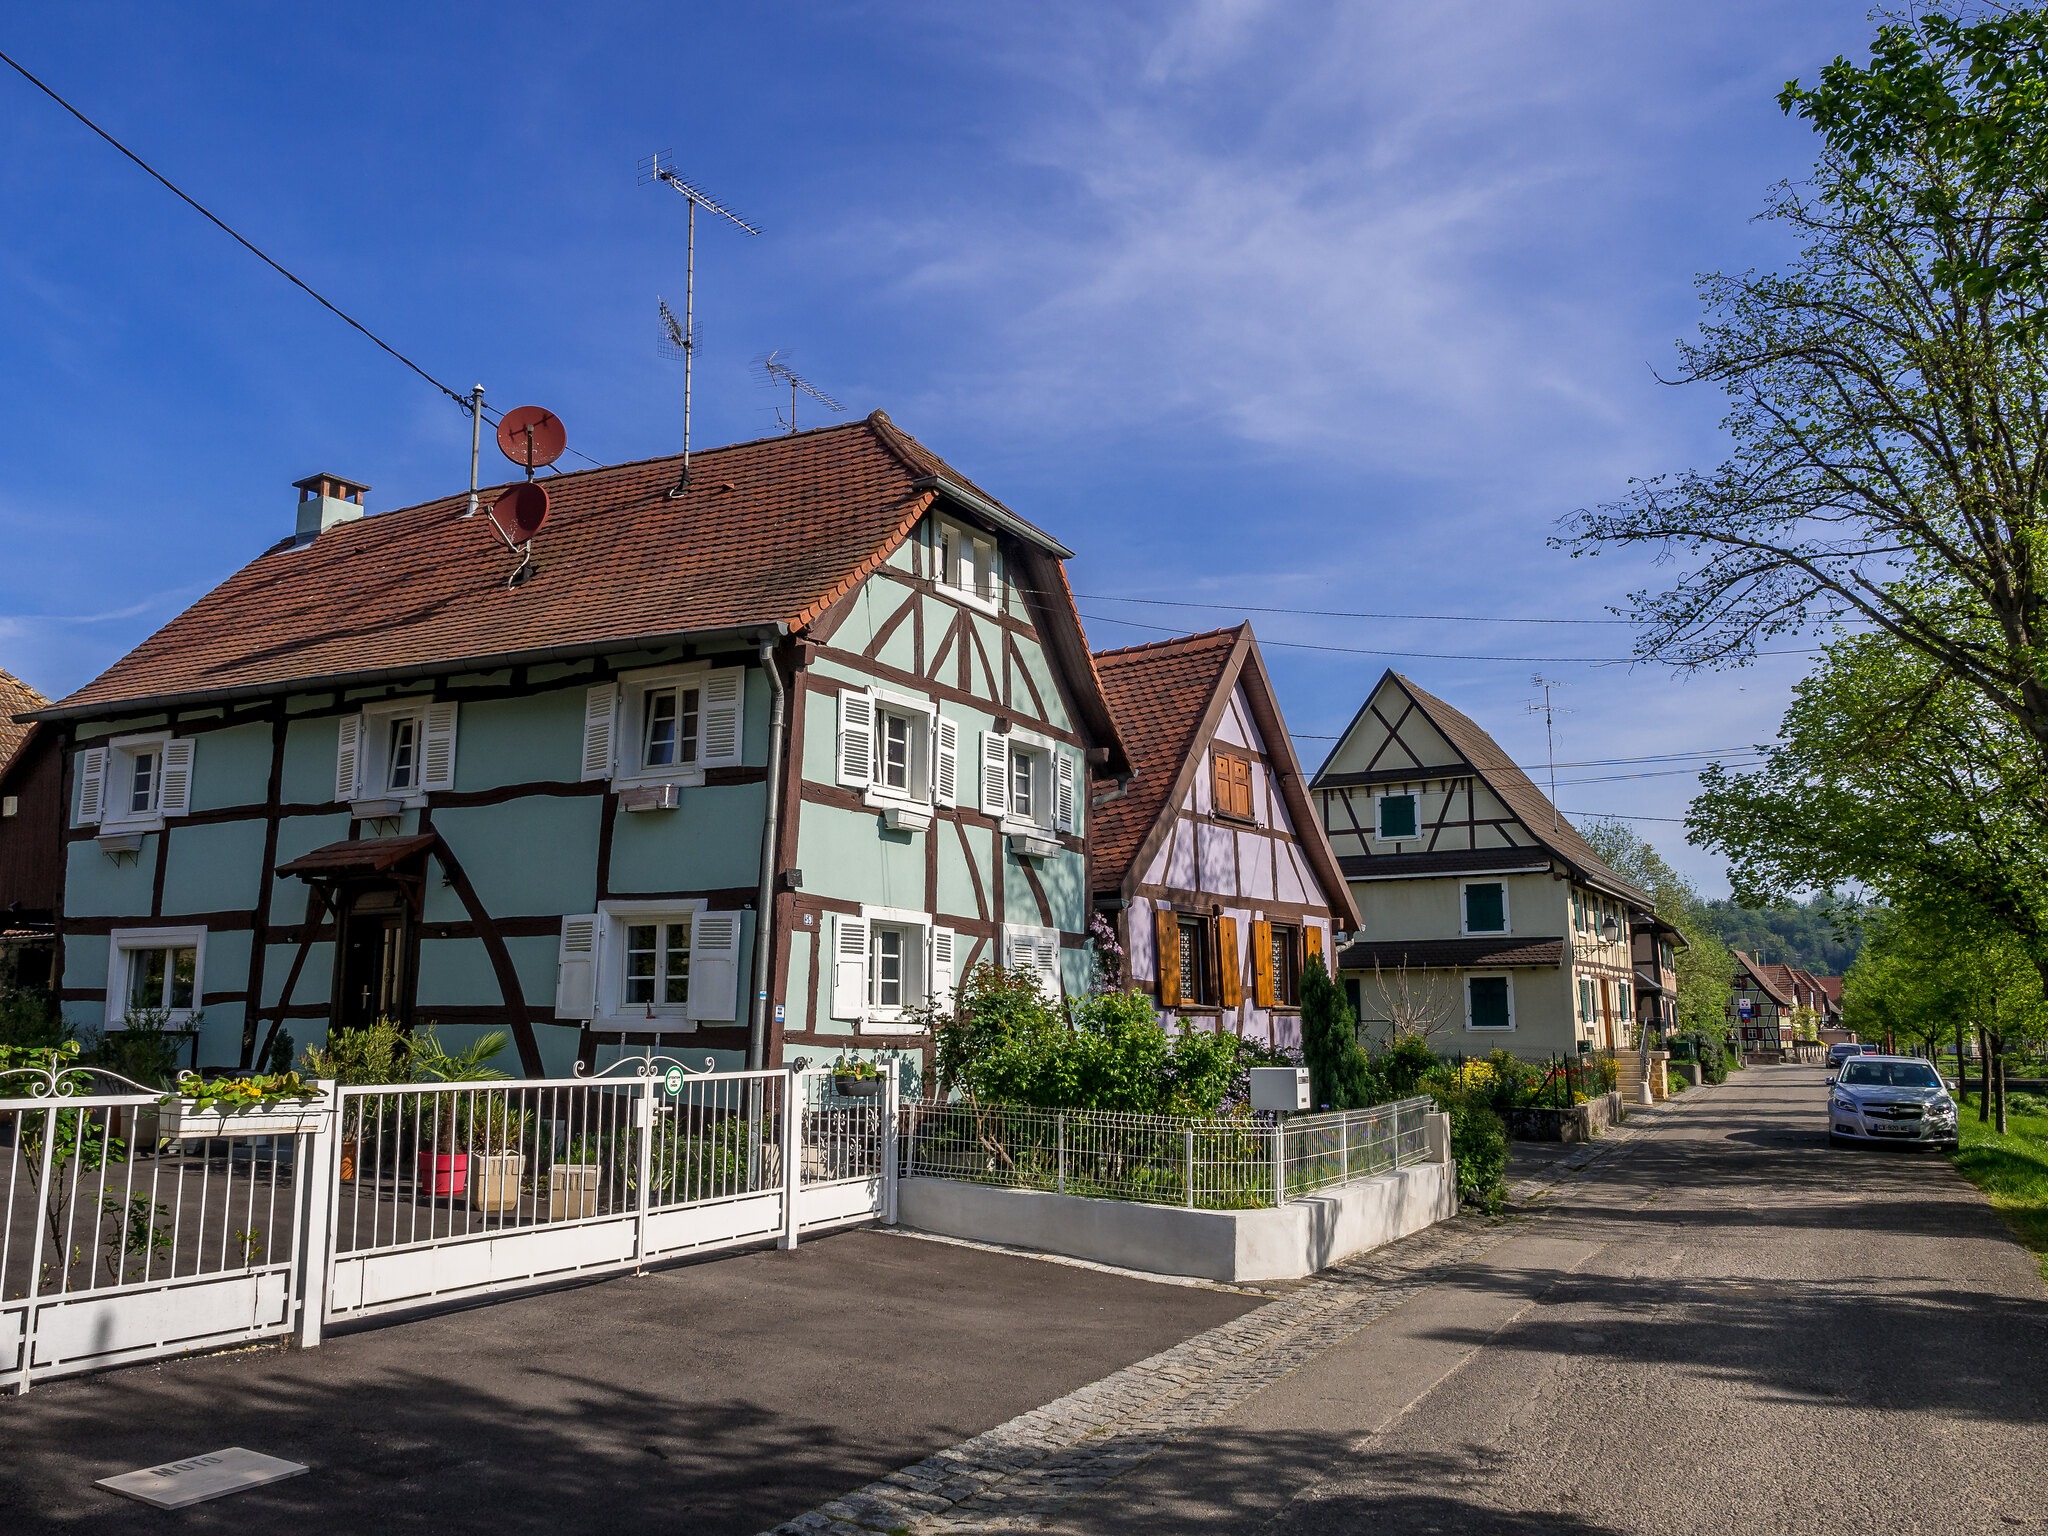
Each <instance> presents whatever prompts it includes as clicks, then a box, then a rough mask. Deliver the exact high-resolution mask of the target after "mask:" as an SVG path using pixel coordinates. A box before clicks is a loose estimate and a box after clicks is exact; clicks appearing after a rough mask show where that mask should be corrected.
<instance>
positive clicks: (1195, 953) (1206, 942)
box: [1174, 917, 1216, 1008]
mask: <svg viewBox="0 0 2048 1536" xmlns="http://www.w3.org/2000/svg"><path fill="white" fill-rule="evenodd" d="M1174 926H1175V940H1176V942H1177V944H1178V945H1179V960H1180V967H1179V968H1180V995H1179V998H1178V1001H1179V1002H1181V1003H1184V1004H1185V1003H1192V1004H1194V1005H1195V1006H1197V1007H1202V1008H1208V1007H1213V1006H1214V1005H1215V1002H1216V988H1215V985H1214V983H1213V981H1212V979H1211V976H1210V972H1211V971H1212V970H1213V969H1214V967H1212V966H1211V964H1210V960H1211V958H1212V945H1211V942H1210V938H1209V923H1208V920H1207V919H1206V918H1200V917H1183V918H1181V919H1179V921H1178V922H1177V923H1176V924H1175V925H1174Z"/></svg>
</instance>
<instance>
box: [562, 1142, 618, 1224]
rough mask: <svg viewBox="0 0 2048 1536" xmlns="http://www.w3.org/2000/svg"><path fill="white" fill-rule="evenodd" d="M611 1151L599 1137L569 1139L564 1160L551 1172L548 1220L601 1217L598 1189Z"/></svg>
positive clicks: (563, 1150)
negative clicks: (597, 1215)
mask: <svg viewBox="0 0 2048 1536" xmlns="http://www.w3.org/2000/svg"><path fill="white" fill-rule="evenodd" d="M606 1152H607V1148H606V1146H605V1144H604V1142H603V1140H602V1139H601V1138H599V1137H597V1136H595V1135H591V1134H588V1133H586V1134H583V1135H580V1136H572V1137H570V1138H569V1144H568V1146H566V1147H564V1148H563V1149H562V1156H561V1158H560V1159H559V1160H558V1161H557V1162H556V1163H555V1165H554V1166H553V1167H552V1168H550V1169H549V1170H548V1220H549V1221H576V1220H580V1219H581V1218H583V1217H585V1216H595V1215H596V1214H597V1189H598V1184H599V1182H600V1181H601V1180H602V1178H603V1175H604V1163H605V1156H606Z"/></svg>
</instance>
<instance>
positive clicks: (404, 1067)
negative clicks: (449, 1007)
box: [305, 1014, 413, 1184]
mask: <svg viewBox="0 0 2048 1536" xmlns="http://www.w3.org/2000/svg"><path fill="white" fill-rule="evenodd" d="M412 1047H413V1041H412V1036H410V1035H409V1034H407V1033H406V1032H405V1031H404V1030H402V1029H400V1028H399V1027H398V1025H397V1023H396V1022H394V1021H393V1020H391V1019H390V1018H387V1017H385V1016H383V1015H381V1014H380V1015H379V1016H378V1017H377V1019H376V1020H375V1021H374V1022H372V1023H369V1024H365V1025H363V1026H362V1027H360V1028H358V1029H340V1030H336V1031H334V1032H333V1033H332V1034H330V1035H329V1036H328V1037H327V1043H326V1044H325V1045H316V1046H308V1047H307V1048H306V1054H305V1067H306V1071H307V1072H308V1073H310V1074H311V1075H312V1076H314V1077H327V1078H332V1079H333V1080H334V1081H335V1082H336V1083H338V1084H339V1085H340V1086H342V1087H344V1088H369V1087H375V1086H378V1085H381V1084H385V1083H405V1082H410V1081H412V1074H413V1066H412ZM375 1102H376V1101H375V1100H372V1099H363V1098H350V1097H348V1096H347V1095H346V1094H344V1095H342V1096H341V1103H342V1112H341V1182H342V1183H344V1184H352V1183H354V1182H355V1177H356V1165H357V1164H358V1163H359V1162H361V1160H362V1150H363V1143H362V1136H363V1119H364V1115H365V1112H366V1106H368V1113H371V1114H374V1113H375V1108H374V1105H375Z"/></svg>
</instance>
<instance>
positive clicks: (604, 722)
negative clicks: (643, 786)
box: [582, 663, 747, 784]
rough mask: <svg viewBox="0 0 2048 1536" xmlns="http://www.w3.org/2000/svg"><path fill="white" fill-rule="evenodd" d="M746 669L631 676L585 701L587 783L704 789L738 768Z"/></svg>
mask: <svg viewBox="0 0 2048 1536" xmlns="http://www.w3.org/2000/svg"><path fill="white" fill-rule="evenodd" d="M746 670H747V669H746V668H745V667H714V666H710V665H708V664H704V663H697V664H694V665H691V666H688V667H666V668H661V669H658V670H651V671H646V672H632V673H627V674H626V675H624V676H622V677H621V678H620V679H619V681H617V682H616V683H599V684H597V685H596V686H595V687H593V688H591V689H590V690H589V691H588V692H587V693H586V695H585V697H584V705H583V769H582V773H583V777H584V778H585V779H611V780H614V781H621V780H623V781H627V782H631V781H633V780H645V781H651V782H654V783H665V784H675V783H682V784H700V783H702V782H703V775H704V772H705V770H707V769H710V768H736V767H738V766H739V765H740V746H741V736H742V731H743V727H744V725H745V714H746V709H745V705H746Z"/></svg>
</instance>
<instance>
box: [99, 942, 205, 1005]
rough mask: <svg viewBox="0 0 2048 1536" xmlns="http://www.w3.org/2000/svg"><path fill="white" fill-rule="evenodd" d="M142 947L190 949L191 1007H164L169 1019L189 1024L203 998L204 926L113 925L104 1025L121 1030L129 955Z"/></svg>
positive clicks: (127, 982)
mask: <svg viewBox="0 0 2048 1536" xmlns="http://www.w3.org/2000/svg"><path fill="white" fill-rule="evenodd" d="M145 949H190V950H192V951H193V952H194V953H193V956H192V1006H191V1007H189V1008H173V1009H169V1010H167V1011H168V1012H169V1014H170V1022H171V1023H172V1024H173V1025H176V1026H179V1027H182V1026H184V1025H186V1024H189V1023H190V1022H191V1020H192V1015H194V1014H195V1013H198V1012H199V1011H200V1010H201V1009H202V1008H203V1007H204V1006H205V1001H206V930H205V929H204V928H190V927H185V928H116V929H115V930H114V931H113V932H112V933H110V934H108V935H107V1001H106V1027H107V1028H108V1029H110V1030H112V1029H125V1028H126V1027H127V1019H128V985H129V979H130V973H129V966H130V964H131V961H130V958H129V957H130V956H132V955H133V954H135V953H136V952H137V951H138V950H145Z"/></svg>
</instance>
